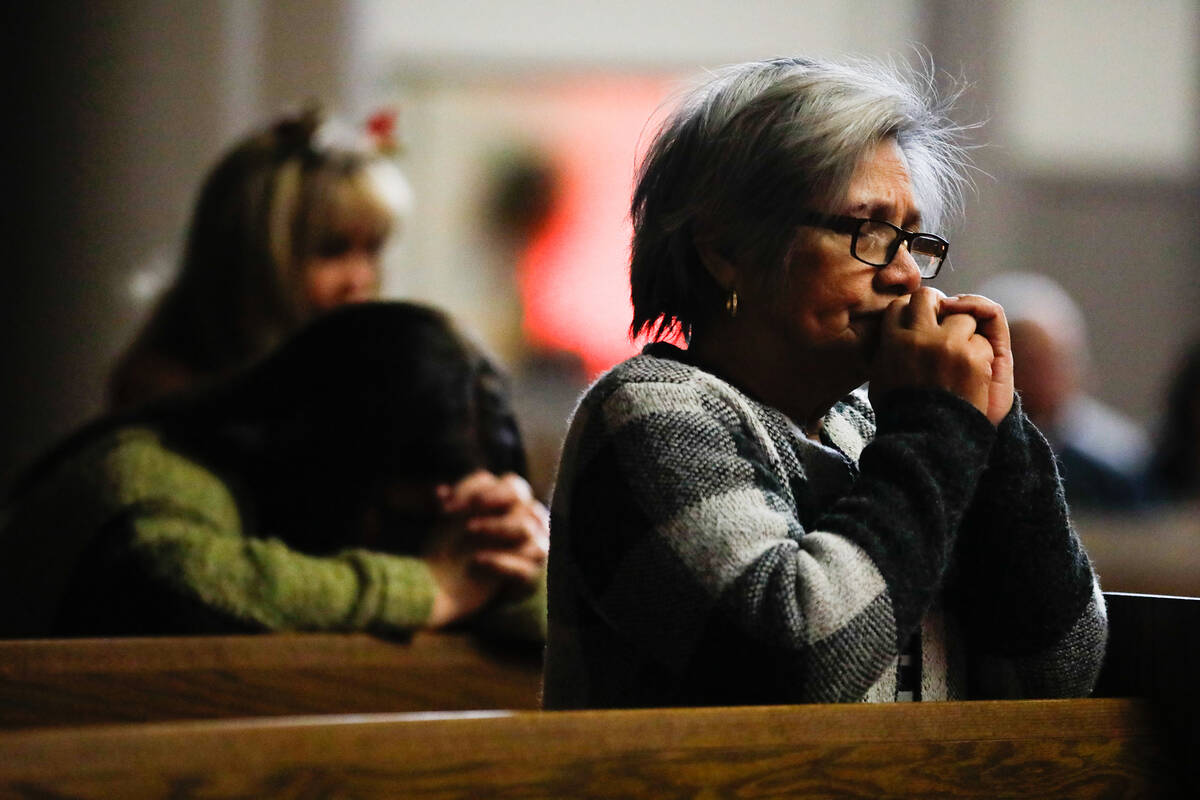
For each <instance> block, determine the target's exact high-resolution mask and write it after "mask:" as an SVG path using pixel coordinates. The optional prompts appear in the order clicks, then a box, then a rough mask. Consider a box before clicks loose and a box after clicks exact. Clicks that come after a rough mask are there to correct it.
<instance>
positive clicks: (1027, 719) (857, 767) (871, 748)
mask: <svg viewBox="0 0 1200 800" xmlns="http://www.w3.org/2000/svg"><path fill="white" fill-rule="evenodd" d="M1173 769H1174V766H1173V765H1172V763H1171V762H1170V761H1169V760H1168V759H1167V757H1166V756H1165V754H1164V751H1163V749H1162V747H1161V743H1160V742H1159V741H1158V740H1157V733H1156V730H1155V727H1154V723H1153V717H1152V715H1150V714H1149V713H1148V712H1147V708H1146V707H1145V706H1144V705H1143V704H1142V703H1141V701H1136V700H1125V699H1088V700H1058V701H999V702H969V703H925V704H890V705H866V704H862V705H841V706H824V705H819V706H787V707H757V708H708V709H673V710H637V711H588V712H512V713H505V712H492V714H491V715H482V714H468V715H465V716H464V715H454V714H444V715H368V716H358V717H333V718H331V717H317V718H280V719H276V720H245V721H223V722H221V721H217V722H188V723H152V724H143V725H123V726H98V727H85V728H77V729H60V730H53V729H43V730H25V731H9V732H4V733H0V794H2V795H3V796H4V797H14V798H48V797H54V798H111V797H122V798H144V797H172V798H209V799H212V800H215V799H216V798H235V797H277V798H318V797H321V798H324V797H337V798H343V797H345V798H350V797H353V798H397V797H402V798H444V799H446V800H449V799H450V798H510V797H545V798H618V797H619V798H720V797H738V798H759V797H799V796H803V797H871V798H884V797H935V796H936V797H993V798H994V797H1014V798H1016V797H1029V798H1056V797H1167V796H1173V795H1174V794H1175V793H1176V792H1175V790H1176V789H1177V788H1178V787H1177V786H1175V785H1174V784H1173V783H1172V781H1173V778H1172V773H1173Z"/></svg>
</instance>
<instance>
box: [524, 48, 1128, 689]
mask: <svg viewBox="0 0 1200 800" xmlns="http://www.w3.org/2000/svg"><path fill="white" fill-rule="evenodd" d="M933 85H934V81H933V80H932V76H930V75H924V76H922V75H918V74H914V75H906V74H905V73H903V72H900V71H898V70H894V69H892V68H889V67H886V66H883V65H875V64H870V63H859V62H853V63H837V62H829V61H822V60H816V59H806V58H785V59H774V60H769V61H763V62H753V63H748V64H738V65H734V66H731V67H727V68H724V69H722V70H719V71H717V72H715V73H714V74H712V75H711V76H710V77H709V79H708V80H706V81H705V82H704V83H702V84H701V85H699V86H698V87H697V88H695V89H694V90H692V91H691V92H690V93H689V94H687V95H686V96H685V97H683V98H682V101H681V102H680V104H679V105H678V106H677V108H676V110H675V111H674V112H673V113H672V114H671V115H670V116H669V117H668V119H667V120H666V121H665V122H664V124H663V125H662V127H661V128H660V130H659V131H658V133H657V134H656V135H655V137H654V139H653V141H652V142H651V143H650V146H649V148H648V149H647V152H646V155H645V157H644V159H643V161H642V163H641V165H640V168H639V172H638V180H637V184H636V186H635V189H634V194H633V202H632V208H631V211H632V219H633V241H632V260H631V264H630V273H629V274H630V288H631V296H632V299H633V321H632V330H633V332H635V333H645V334H647V335H648V336H649V337H650V338H651V339H655V340H656V341H652V343H650V344H649V345H647V346H646V347H645V349H643V351H642V352H641V353H640V354H639V355H636V356H634V357H633V358H631V359H628V360H626V361H624V362H622V363H621V364H618V365H617V366H615V367H614V368H613V369H612V370H610V371H609V372H608V373H606V374H605V375H603V376H602V377H601V378H600V379H599V380H598V381H597V382H596V383H594V384H593V385H592V386H591V387H590V388H589V389H588V391H587V393H586V394H585V395H584V397H583V399H582V400H581V402H580V404H579V406H578V408H577V410H576V411H575V414H574V417H573V419H572V422H571V426H570V430H569V433H568V435H567V439H566V443H565V445H564V448H563V455H562V460H561V463H560V466H559V473H558V481H557V484H556V487H555V492H554V501H553V505H552V510H551V529H552V532H553V536H554V546H553V547H552V548H551V549H550V563H549V631H548V635H547V646H546V660H545V673H544V675H545V678H544V703H545V705H546V707H548V708H605V707H634V706H640V707H656V706H682V705H738V704H752V703H764V704H776V703H809V702H811V703H828V702H859V701H871V702H896V701H918V700H919V701H929V700H945V699H983V698H1029V697H1069V696H1082V695H1086V694H1087V693H1088V692H1089V691H1091V688H1092V686H1093V684H1094V681H1095V679H1096V675H1097V673H1098V672H1099V668H1100V664H1101V659H1102V656H1103V653H1104V643H1105V637H1106V632H1107V623H1106V616H1105V608H1104V601H1103V598H1102V596H1101V594H1100V591H1099V584H1098V582H1097V580H1096V576H1095V574H1094V573H1093V571H1092V569H1091V565H1090V563H1089V561H1088V558H1087V554H1086V553H1085V551H1084V549H1083V546H1082V544H1081V543H1080V541H1079V538H1078V537H1077V536H1076V534H1075V532H1074V530H1073V529H1072V527H1071V522H1070V519H1069V517H1068V515H1067V512H1066V508H1065V506H1064V504H1063V501H1062V487H1061V484H1060V483H1059V478H1058V472H1057V470H1056V469H1055V467H1054V458H1053V454H1052V453H1051V451H1050V449H1049V447H1048V445H1047V444H1046V441H1045V439H1044V438H1043V437H1042V436H1041V434H1040V433H1038V431H1037V429H1036V428H1035V427H1034V425H1033V424H1032V423H1031V422H1030V420H1029V418H1028V417H1027V416H1026V415H1025V414H1024V413H1023V411H1022V410H1021V405H1020V403H1019V402H1018V400H1017V398H1016V397H1015V395H1014V392H1013V386H1012V357H1011V352H1010V347H1009V338H1008V326H1007V324H1006V322H1005V317H1004V311H1003V309H1001V308H1000V306H998V305H997V304H996V303H994V302H992V301H991V300H989V299H987V298H985V297H981V296H979V295H959V296H955V297H947V296H945V295H944V294H942V293H941V292H938V291H937V290H935V289H934V288H932V287H930V286H923V285H922V282H923V281H925V280H931V279H933V278H935V277H936V276H937V274H938V272H939V270H940V268H941V266H942V263H943V261H944V260H945V258H946V255H947V252H948V248H949V244H948V243H947V242H946V240H945V239H943V238H941V237H940V236H939V235H938V234H936V233H934V231H937V230H939V228H940V227H941V224H942V221H943V220H944V219H945V212H947V211H949V210H951V209H954V208H955V207H957V205H958V204H957V202H956V198H957V197H958V187H959V186H960V182H961V180H962V178H961V173H960V172H959V168H960V166H961V165H962V163H963V158H964V155H963V152H962V150H961V149H960V147H959V146H958V144H957V143H956V135H957V132H958V131H959V130H960V129H959V128H957V127H955V126H954V124H953V123H952V122H950V121H949V117H948V114H947V113H946V112H947V107H946V104H945V102H944V101H943V100H941V99H938V98H936V97H934V96H931V87H932V86H933ZM614 268H616V266H615V265H614ZM678 334H681V336H679V337H678V338H679V339H681V340H682V344H684V345H686V346H678V345H675V344H672V343H671V342H669V341H664V340H668V339H672V338H675V336H676V335H678ZM867 382H869V383H870V389H869V392H868V391H863V390H862V389H861V387H862V386H863V384H864V383H867Z"/></svg>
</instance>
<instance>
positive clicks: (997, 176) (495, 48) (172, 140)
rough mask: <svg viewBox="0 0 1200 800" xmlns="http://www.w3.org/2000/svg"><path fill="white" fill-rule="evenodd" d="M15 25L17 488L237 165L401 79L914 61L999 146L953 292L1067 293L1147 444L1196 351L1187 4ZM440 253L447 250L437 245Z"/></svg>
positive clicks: (35, 15)
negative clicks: (269, 128) (261, 141)
mask: <svg viewBox="0 0 1200 800" xmlns="http://www.w3.org/2000/svg"><path fill="white" fill-rule="evenodd" d="M8 5H9V7H8V8H6V11H5V13H6V15H7V16H6V19H5V25H4V26H3V27H4V28H5V32H4V35H5V36H6V40H7V44H8V47H6V48H5V50H6V55H7V56H8V58H9V59H10V60H11V61H14V62H15V63H14V69H12V70H9V75H8V76H7V77H8V78H9V81H10V91H9V94H10V95H11V98H10V103H11V117H10V118H11V119H13V120H16V121H17V124H16V125H14V126H13V127H14V128H15V129H16V130H15V131H14V132H15V134H16V136H17V139H18V141H17V145H16V147H15V148H14V149H13V150H12V151H11V155H10V158H9V159H6V161H8V163H7V164H6V167H5V170H6V174H7V175H10V176H12V178H13V179H14V180H13V183H12V184H11V185H12V186H13V187H15V189H14V190H13V191H10V192H9V193H8V197H7V198H6V201H7V205H8V206H9V210H8V212H7V213H6V214H5V215H4V217H5V219H4V224H5V227H6V233H7V234H8V235H7V236H6V237H5V240H6V241H8V242H10V243H13V246H12V255H11V256H10V257H11V259H12V262H11V263H10V264H9V265H8V268H7V269H6V274H7V275H10V276H11V277H10V281H9V284H8V288H7V290H6V291H4V292H3V293H0V335H2V336H3V342H4V344H3V346H2V347H0V352H2V353H3V363H2V366H0V374H2V375H3V386H4V391H3V397H4V406H3V410H2V413H0V484H3V483H4V482H5V481H6V480H7V479H8V478H10V477H11V476H12V474H13V473H14V472H15V471H16V470H17V469H18V468H19V467H20V466H21V465H23V464H24V463H25V462H27V461H28V459H30V458H31V457H32V456H33V455H35V454H36V453H37V452H38V451H40V450H41V449H43V448H44V447H46V446H47V445H48V444H49V443H50V442H51V441H52V440H53V439H55V438H56V437H58V436H60V435H62V434H64V433H65V432H67V431H68V430H70V429H71V428H73V427H75V426H76V425H78V424H79V423H81V422H82V421H83V420H85V419H87V418H88V417H89V416H91V415H93V414H95V413H96V412H97V411H98V409H99V408H100V403H101V398H102V392H103V383H104V378H105V375H106V373H107V370H108V366H109V364H110V362H111V360H112V358H113V357H114V356H115V355H116V353H117V352H118V351H119V350H120V348H121V347H123V346H124V344H125V343H126V342H127V341H128V340H129V338H130V337H131V336H132V335H133V334H134V332H135V330H136V326H137V325H138V324H139V322H140V320H141V318H142V316H143V315H144V313H145V310H146V304H145V300H144V299H140V300H139V294H138V291H139V287H141V289H140V291H142V293H143V294H145V292H146V291H147V289H146V287H147V286H150V287H152V286H153V285H154V279H156V276H157V278H158V279H161V278H162V277H163V276H164V275H165V274H168V273H169V271H170V269H171V268H172V266H173V263H174V258H175V253H176V252H177V250H178V248H179V245H180V242H181V239H182V236H183V227H184V225H185V223H186V218H187V213H188V208H189V204H190V202H191V198H192V195H193V193H194V191H195V190H196V187H197V185H198V183H199V181H200V179H201V177H202V175H203V171H204V169H205V168H206V166H207V165H208V164H209V163H210V162H211V161H212V160H213V158H214V157H215V156H216V155H217V154H218V153H219V152H220V151H221V150H222V149H223V148H224V147H225V146H226V145H227V144H228V143H229V141H230V140H231V139H232V138H234V137H235V136H237V135H239V134H241V133H243V132H244V131H247V130H249V129H250V128H252V127H254V126H256V125H258V124H261V123H262V122H264V121H265V120H267V119H269V118H270V117H271V116H272V115H273V114H274V113H275V112H276V111H277V110H279V108H280V107H281V106H283V105H285V104H289V103H296V102H300V101H303V100H305V99H307V98H309V97H314V96H315V97H318V98H320V99H323V100H325V101H326V102H327V103H329V104H330V105H331V106H332V107H334V108H336V109H338V110H341V111H344V112H345V113H347V114H349V115H360V114H361V113H362V112H363V111H364V110H365V109H367V108H369V107H370V106H371V105H372V104H373V103H374V102H375V101H376V100H377V99H378V98H380V97H388V96H390V95H392V94H393V93H395V92H396V91H397V89H396V87H397V85H398V84H397V81H399V80H408V81H410V83H409V84H408V85H409V89H410V90H412V87H413V86H416V87H417V89H416V90H417V91H418V92H419V91H434V90H436V87H437V85H438V83H439V81H445V80H454V81H457V82H459V83H460V84H461V83H463V82H470V81H477V80H479V79H480V78H481V77H487V78H488V79H490V80H505V79H508V78H511V77H514V76H515V77H517V79H520V78H521V76H528V75H530V74H545V73H546V72H547V71H552V70H554V69H565V70H574V71H587V70H591V69H597V68H600V69H605V70H617V71H626V72H632V71H646V70H649V71H657V72H681V71H682V72H686V73H691V72H694V71H696V70H698V69H699V68H701V67H704V66H713V65H717V64H720V63H724V62H728V61H733V60H740V59H744V58H754V57H763V56H770V55H779V54H790V53H796V52H809V53H816V54H823V55H836V54H838V53H842V52H856V53H863V54H874V55H883V54H887V53H889V52H895V53H899V54H901V55H902V56H906V55H909V54H911V52H912V51H911V49H910V45H909V43H910V42H916V41H920V42H923V43H925V45H926V46H927V47H928V48H929V50H930V52H931V53H932V54H933V56H934V58H935V59H936V61H937V63H938V65H939V66H940V67H941V68H943V69H948V70H950V71H952V72H959V71H961V72H962V73H963V74H964V75H965V76H966V77H967V78H968V79H970V80H971V81H973V82H974V85H973V86H972V88H971V89H970V90H969V91H968V94H967V95H966V97H965V98H964V99H965V100H966V101H967V102H966V107H965V109H964V115H965V116H964V119H971V120H977V119H980V118H985V117H986V118H988V119H989V120H990V121H989V124H988V126H987V127H986V128H985V129H984V130H983V131H982V132H981V134H980V136H981V138H982V139H985V140H989V141H991V142H992V143H993V144H992V146H990V147H989V148H986V149H983V150H980V151H979V152H978V154H977V160H978V162H979V165H980V167H981V168H983V169H984V170H985V171H986V172H988V173H990V175H991V176H992V178H987V177H980V178H979V179H978V181H977V183H978V186H979V192H978V196H977V197H975V198H973V199H972V200H971V202H970V204H969V207H968V218H967V219H968V221H967V223H966V225H964V226H963V228H962V229H961V230H960V231H958V232H956V234H955V236H954V250H953V257H954V260H955V263H956V265H957V267H958V270H957V271H956V272H955V273H953V274H951V275H950V277H949V279H948V280H947V281H945V282H944V283H943V284H942V285H943V286H944V288H946V289H947V290H948V291H961V290H965V289H969V288H970V287H971V286H972V285H974V284H975V283H976V282H977V281H979V280H981V279H982V278H983V277H984V276H985V275H986V274H987V273H989V272H992V271H996V270H1000V269H1006V268H1010V267H1013V268H1024V269H1038V270H1041V271H1045V272H1048V273H1050V274H1051V275H1053V276H1054V277H1056V278H1057V279H1059V280H1060V281H1061V282H1062V283H1063V284H1064V285H1065V286H1066V287H1067V288H1068V289H1069V290H1070V291H1071V292H1073V293H1074V294H1075V295H1076V297H1077V298H1078V299H1079V301H1080V303H1081V305H1082V306H1083V308H1084V310H1085V313H1086V314H1087V316H1088V319H1089V321H1090V323H1091V327H1092V334H1093V341H1094V343H1095V349H1096V362H1097V365H1098V367H1099V370H1100V373H1101V375H1102V376H1103V377H1104V380H1103V381H1102V382H1101V383H1099V384H1098V386H1097V391H1098V393H1099V394H1100V395H1101V396H1102V397H1104V398H1105V399H1107V400H1109V401H1110V402H1112V403H1113V404H1115V405H1117V406H1118V407H1120V408H1122V409H1123V410H1125V411H1126V412H1127V413H1130V414H1132V415H1133V416H1135V417H1136V418H1138V419H1139V420H1141V421H1143V422H1147V423H1148V422H1150V421H1151V420H1152V418H1153V416H1154V413H1155V410H1156V408H1157V406H1158V398H1159V396H1160V394H1161V389H1162V384H1163V381H1164V379H1165V373H1166V371H1167V370H1168V369H1169V360H1170V357H1171V355H1172V353H1173V352H1174V350H1176V349H1178V346H1180V345H1181V344H1182V342H1183V341H1184V340H1185V339H1186V338H1187V337H1188V336H1190V335H1193V334H1194V333H1195V332H1196V330H1195V322H1194V312H1193V309H1194V308H1195V307H1196V306H1197V304H1198V301H1200V282H1198V280H1197V275H1200V270H1198V268H1200V264H1198V263H1197V261H1198V259H1197V245H1198V242H1197V226H1196V224H1195V220H1196V212H1197V211H1198V210H1200V209H1198V208H1197V196H1198V193H1197V191H1196V189H1197V180H1196V163H1197V153H1196V125H1195V123H1196V122H1197V121H1198V120H1197V111H1196V109H1197V102H1196V78H1197V63H1196V61H1197V57H1196V52H1195V47H1196V45H1195V42H1196V41H1197V37H1196V33H1197V30H1196V17H1197V8H1196V3H1195V2H1191V1H1190V0H1160V2H1156V3H1149V4H1143V3H1133V2H1129V3H1101V2H1098V1H1097V2H1095V3H1089V2H1085V0H1063V2H1061V3H1057V4H1056V3H1034V2H1032V0H1028V1H1027V2H955V1H953V0H911V1H910V2H888V1H887V0H856V1H855V2H840V1H839V0H820V1H810V2H804V3H796V2H794V0H787V1H786V2H785V1H784V0H745V2H742V3H737V4H731V3H726V2H718V1H717V0H705V1H704V2H695V1H693V2H682V0H639V1H638V2H634V1H633V0H619V1H618V0H610V2H606V3H571V4H544V3H541V2H537V0H522V1H521V2H514V1H510V2H488V1H487V0H443V2H440V3H428V2H417V0H393V1H392V2H385V1H384V0H357V1H356V0H314V1H312V2H306V3H303V4H299V3H286V2H282V0H277V1H275V2H270V1H268V0H214V2H181V3H161V2H156V0H108V2H105V3H87V2H58V3H53V2H49V3H38V4H32V3H30V4H8ZM1055 7H1057V9H1058V12H1057V13H1054V12H1053V9H1054V8H1055ZM1039 9H1041V10H1039ZM1046 9H1051V10H1046ZM1117 78H1119V79H1120V80H1117ZM422 87H424V88H422ZM1068 100H1069V101H1070V102H1067V101H1068ZM1131 115H1136V116H1131ZM1106 125H1111V127H1112V128H1113V130H1114V131H1116V132H1117V133H1118V134H1119V135H1113V136H1107V137H1106V136H1105V135H1104V130H1103V128H1104V127H1105V126H1106ZM1168 129H1169V130H1168ZM1160 133H1161V134H1162V135H1159V134H1160ZM1075 137H1080V138H1081V137H1087V140H1088V143H1087V146H1086V147H1085V146H1080V147H1074V146H1073V143H1074V142H1075V141H1076V138H1075ZM1096 141H1098V142H1099V144H1098V145H1095V142H1096ZM1097 148H1098V149H1097ZM413 150H414V152H413V153H411V154H410V157H411V158H414V159H419V158H420V152H419V150H418V149H417V148H415V147H414V148H413ZM1134 156H1136V158H1135V157H1134ZM1114 163H1115V164H1117V165H1118V166H1119V168H1117V169H1113V168H1112V166H1113V164H1114ZM1098 167H1103V168H1098ZM418 191H419V187H418ZM418 201H419V197H418ZM438 230H439V225H438V223H437V221H436V220H433V221H431V222H430V224H429V226H428V227H427V228H422V229H414V230H413V231H411V235H412V236H413V237H420V236H422V235H431V236H432V235H436V233H437V231H438ZM420 252H434V249H433V245H432V244H431V243H430V242H428V241H427V242H425V243H423V244H422V243H421V242H420V240H419V238H417V239H416V240H415V241H414V242H413V246H412V247H411V248H410V253H420ZM409 266H410V267H411V268H413V269H426V270H437V269H444V268H445V265H439V264H420V263H415V262H414V263H410V265H409ZM614 268H617V269H620V268H621V266H620V265H614Z"/></svg>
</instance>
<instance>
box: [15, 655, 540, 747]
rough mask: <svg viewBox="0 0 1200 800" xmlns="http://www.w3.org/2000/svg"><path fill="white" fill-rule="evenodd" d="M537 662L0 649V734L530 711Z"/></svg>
mask: <svg viewBox="0 0 1200 800" xmlns="http://www.w3.org/2000/svg"><path fill="white" fill-rule="evenodd" d="M540 656H541V653H540V648H534V647H525V648H522V647H518V646H513V645H510V646H507V647H501V646H499V645H488V644H486V643H484V642H480V641H478V640H476V639H472V638H470V637H468V636H467V635H465V634H449V633H425V634H418V635H416V636H415V637H413V639H412V640H411V641H408V642H393V641H387V640H383V639H378V638H374V637H371V636H367V635H363V634H344V635H343V634H259V635H246V636H212V637H208V636H191V637H169V638H129V639H59V640H41V641H39V640H29V641H0V728H15V727H29V726H46V725H79V724H85V723H103V722H125V721H131V722H132V721H139V722H140V721H151V720H179V719H217V718H224V717H247V716H273V715H281V714H322V713H360V712H379V711H426V710H447V709H449V710H459V709H476V708H507V709H534V708H537V707H538V692H539V688H540V681H541V659H540Z"/></svg>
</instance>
